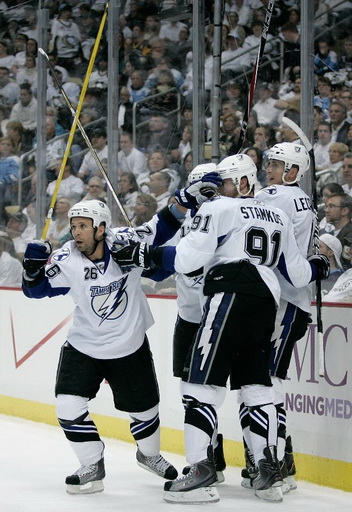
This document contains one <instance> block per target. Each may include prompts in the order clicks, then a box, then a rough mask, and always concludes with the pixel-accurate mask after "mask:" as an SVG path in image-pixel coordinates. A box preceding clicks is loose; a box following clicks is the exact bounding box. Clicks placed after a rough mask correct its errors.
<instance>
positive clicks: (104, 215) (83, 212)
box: [68, 199, 111, 228]
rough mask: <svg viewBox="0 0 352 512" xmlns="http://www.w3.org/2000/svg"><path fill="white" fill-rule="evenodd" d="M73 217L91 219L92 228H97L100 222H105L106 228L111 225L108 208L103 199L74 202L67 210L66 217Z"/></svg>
mask: <svg viewBox="0 0 352 512" xmlns="http://www.w3.org/2000/svg"><path fill="white" fill-rule="evenodd" d="M73 217H88V219H92V221H93V227H94V228H98V227H99V226H100V224H101V223H102V222H105V225H106V228H109V227H110V225H111V212H110V209H109V208H108V206H107V205H106V204H105V203H103V201H98V200H97V199H92V200H90V201H82V202H80V203H76V204H74V205H73V206H72V208H71V209H70V210H69V212H68V218H69V219H72V218H73Z"/></svg>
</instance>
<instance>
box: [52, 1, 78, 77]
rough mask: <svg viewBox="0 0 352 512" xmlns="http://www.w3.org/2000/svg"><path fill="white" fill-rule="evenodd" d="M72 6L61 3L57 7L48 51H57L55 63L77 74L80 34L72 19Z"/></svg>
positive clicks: (74, 74)
mask: <svg viewBox="0 0 352 512" xmlns="http://www.w3.org/2000/svg"><path fill="white" fill-rule="evenodd" d="M71 18H72V7H71V5H69V4H66V3H62V4H59V7H58V16H57V18H55V19H54V21H53V24H52V26H51V41H50V48H49V50H50V51H53V50H55V51H56V53H57V57H58V60H57V63H58V65H59V66H63V67H64V68H65V69H67V71H68V72H69V73H70V74H71V75H73V76H77V75H79V66H78V65H77V64H78V63H79V62H81V59H82V49H81V34H80V31H79V28H78V25H77V24H76V23H75V22H74V21H72V19H71Z"/></svg>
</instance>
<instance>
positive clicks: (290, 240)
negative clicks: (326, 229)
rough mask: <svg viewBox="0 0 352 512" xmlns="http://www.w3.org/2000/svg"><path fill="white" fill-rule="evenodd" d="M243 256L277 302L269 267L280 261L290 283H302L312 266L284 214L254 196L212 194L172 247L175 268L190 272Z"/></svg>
mask: <svg viewBox="0 0 352 512" xmlns="http://www.w3.org/2000/svg"><path fill="white" fill-rule="evenodd" d="M241 260H247V261H249V262H250V263H252V264H253V265H256V266H257V267H256V268H257V269H258V272H259V273H260V276H261V278H262V279H263V281H264V282H265V284H266V285H267V287H268V288H269V290H270V291H271V293H272V295H273V297H274V299H275V301H276V303H277V304H279V300H280V286H279V282H278V279H277V277H276V275H275V273H274V271H273V269H274V268H275V267H276V266H277V265H278V263H280V268H281V270H282V271H283V272H284V273H285V274H287V276H288V278H289V279H290V280H291V282H292V283H293V285H294V286H298V287H301V286H306V285H307V284H308V283H309V281H310V280H311V278H312V271H311V266H310V264H309V263H308V262H307V260H306V259H304V258H303V257H302V256H301V254H300V252H299V250H298V248H297V244H296V240H295V237H294V233H293V227H292V224H291V222H290V221H289V220H288V218H287V216H286V214H285V213H284V212H283V211H282V210H279V209H277V208H273V207H271V206H268V205H266V204H265V203H263V202H259V201H258V200H256V199H253V198H236V199H233V198H229V197H215V198H214V199H212V200H210V201H207V202H206V203H203V204H202V206H201V207H200V209H199V210H198V212H197V214H196V215H195V217H194V218H193V222H192V226H191V230H190V232H189V233H188V235H187V236H186V237H184V238H183V239H182V240H181V241H180V243H179V244H178V246H177V247H176V258H175V269H176V271H177V272H181V273H189V272H192V271H194V270H196V269H197V268H199V267H201V266H204V274H206V273H207V272H208V270H209V269H210V268H212V267H214V266H216V265H223V264H226V263H234V262H237V261H241Z"/></svg>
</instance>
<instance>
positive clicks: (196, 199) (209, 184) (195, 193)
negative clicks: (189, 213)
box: [175, 171, 222, 210]
mask: <svg viewBox="0 0 352 512" xmlns="http://www.w3.org/2000/svg"><path fill="white" fill-rule="evenodd" d="M221 183H222V179H221V178H220V176H219V174H218V173H217V172H215V171H214V172H209V173H208V174H205V175H204V176H203V177H202V178H201V179H200V180H197V181H194V182H193V183H192V185H189V186H188V187H186V188H181V190H176V192H175V199H176V201H177V202H178V204H179V205H180V206H183V207H184V208H187V209H188V210H192V209H193V208H195V207H196V206H200V205H201V204H202V203H204V201H207V200H208V199H210V198H212V197H213V196H215V195H216V193H217V189H218V187H220V186H221Z"/></svg>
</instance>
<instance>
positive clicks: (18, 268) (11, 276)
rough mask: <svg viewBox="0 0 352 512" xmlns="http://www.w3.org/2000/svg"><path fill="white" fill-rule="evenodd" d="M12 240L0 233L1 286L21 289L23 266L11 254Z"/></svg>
mask: <svg viewBox="0 0 352 512" xmlns="http://www.w3.org/2000/svg"><path fill="white" fill-rule="evenodd" d="M11 245H12V241H11V239H10V238H9V237H8V236H7V235H6V233H4V232H0V286H9V287H13V286H14V287H20V286H21V280H22V265H21V263H20V262H19V261H18V259H17V258H14V257H13V256H12V255H11V254H10V253H9V252H8V247H9V246H11Z"/></svg>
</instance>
